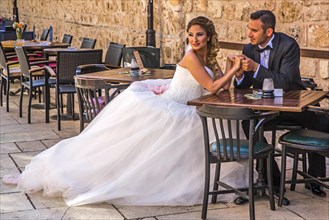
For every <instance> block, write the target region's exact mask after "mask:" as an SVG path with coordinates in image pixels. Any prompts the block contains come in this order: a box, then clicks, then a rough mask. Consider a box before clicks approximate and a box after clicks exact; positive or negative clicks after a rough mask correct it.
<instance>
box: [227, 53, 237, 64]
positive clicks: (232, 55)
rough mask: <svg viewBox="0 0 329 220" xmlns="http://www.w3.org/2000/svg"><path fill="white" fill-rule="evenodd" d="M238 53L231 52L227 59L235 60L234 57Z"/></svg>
mask: <svg viewBox="0 0 329 220" xmlns="http://www.w3.org/2000/svg"><path fill="white" fill-rule="evenodd" d="M235 57H236V55H235V54H229V55H227V59H228V60H229V61H231V62H234V59H235Z"/></svg>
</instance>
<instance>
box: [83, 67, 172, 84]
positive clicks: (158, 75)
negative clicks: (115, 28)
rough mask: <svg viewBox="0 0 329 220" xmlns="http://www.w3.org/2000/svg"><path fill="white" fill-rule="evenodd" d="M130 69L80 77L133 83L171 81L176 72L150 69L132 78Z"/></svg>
mask: <svg viewBox="0 0 329 220" xmlns="http://www.w3.org/2000/svg"><path fill="white" fill-rule="evenodd" d="M129 70H130V68H118V69H109V70H105V71H99V72H95V73H87V74H84V75H79V76H78V77H83V78H90V79H104V80H105V81H107V82H111V83H132V82H134V81H141V80H146V79H170V78H172V77H173V76H174V73H175V70H168V69H149V68H148V71H147V72H146V73H144V74H140V75H139V76H131V75H130V73H129Z"/></svg>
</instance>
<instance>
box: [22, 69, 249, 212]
mask: <svg viewBox="0 0 329 220" xmlns="http://www.w3.org/2000/svg"><path fill="white" fill-rule="evenodd" d="M209 71H210V70H209V69H208V72H209ZM166 84H168V85H169V84H170V85H169V88H168V89H167V90H166V91H165V92H164V93H163V94H162V95H156V94H154V92H152V91H151V89H150V87H155V86H160V85H162V86H165V85H166ZM203 92H204V89H203V88H202V87H201V86H200V85H199V84H198V83H197V81H196V80H195V79H194V78H193V77H192V75H191V74H190V72H189V71H188V70H187V69H184V68H182V67H180V66H177V70H176V73H175V76H174V78H173V79H172V80H171V79H168V80H146V81H142V82H136V83H133V84H132V85H131V86H130V87H129V88H128V89H126V90H125V91H124V92H123V93H121V94H120V95H119V96H118V97H116V98H115V99H114V100H113V101H112V102H111V103H110V104H108V105H107V106H106V107H105V108H104V109H103V110H102V112H101V113H100V114H99V115H98V116H97V117H96V118H95V119H94V120H93V121H92V123H90V125H89V126H88V127H87V128H86V129H85V130H84V131H83V132H82V133H81V134H80V135H78V136H75V137H72V138H69V139H66V140H63V141H61V142H59V143H58V144H56V145H55V146H53V147H51V148H50V149H48V150H46V151H44V152H42V153H40V154H39V155H37V156H35V157H34V158H33V159H32V161H31V163H30V164H28V165H27V166H26V168H25V170H24V172H23V173H22V175H21V176H20V179H19V182H18V189H20V190H22V191H23V192H26V193H31V192H35V191H39V190H43V192H44V195H46V196H62V197H63V198H64V200H65V202H66V203H67V205H68V206H76V205H83V204H90V203H99V202H109V203H112V204H118V205H172V206H177V205H186V206H187V205H194V204H200V203H202V197H203V187H204V147H203V135H202V125H201V121H200V119H199V117H198V115H197V114H196V110H195V107H194V106H187V105H186V102H187V101H188V100H190V99H193V98H197V97H199V96H200V95H202V93H203ZM222 170H223V171H222V173H221V175H222V180H225V181H227V182H228V183H230V184H232V185H234V186H243V187H244V186H247V181H248V178H247V175H248V174H247V172H245V171H246V169H245V166H243V165H242V164H238V163H230V164H223V165H222ZM229 195H231V196H229ZM229 195H225V196H224V195H221V196H219V200H222V201H228V200H232V199H233V198H234V197H232V196H234V194H229ZM225 197H226V198H225Z"/></svg>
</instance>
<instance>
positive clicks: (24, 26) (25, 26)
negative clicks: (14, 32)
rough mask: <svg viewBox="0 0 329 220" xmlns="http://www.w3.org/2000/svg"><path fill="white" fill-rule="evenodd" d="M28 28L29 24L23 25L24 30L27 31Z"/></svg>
mask: <svg viewBox="0 0 329 220" xmlns="http://www.w3.org/2000/svg"><path fill="white" fill-rule="evenodd" d="M26 28H27V24H24V25H23V32H25V31H26Z"/></svg>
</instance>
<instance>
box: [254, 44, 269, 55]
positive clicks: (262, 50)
mask: <svg viewBox="0 0 329 220" xmlns="http://www.w3.org/2000/svg"><path fill="white" fill-rule="evenodd" d="M271 49H272V48H271V47H270V46H269V45H267V46H266V47H264V48H262V49H261V48H259V47H258V46H257V47H256V50H257V51H258V52H259V53H262V52H264V50H271Z"/></svg>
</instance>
